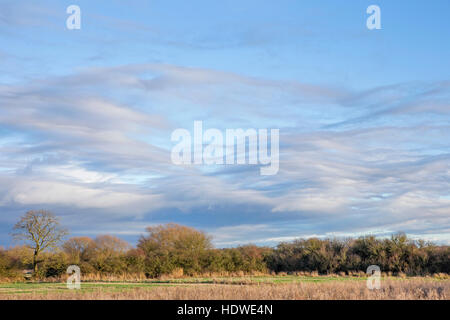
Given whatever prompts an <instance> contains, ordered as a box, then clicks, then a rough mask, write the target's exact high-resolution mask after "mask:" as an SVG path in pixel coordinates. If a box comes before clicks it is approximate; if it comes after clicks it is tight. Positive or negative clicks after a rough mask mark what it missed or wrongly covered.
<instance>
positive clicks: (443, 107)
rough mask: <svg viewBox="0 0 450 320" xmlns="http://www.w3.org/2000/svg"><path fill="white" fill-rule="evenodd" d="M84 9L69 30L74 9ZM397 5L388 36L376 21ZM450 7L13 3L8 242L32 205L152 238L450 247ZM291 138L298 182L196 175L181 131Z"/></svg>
mask: <svg viewBox="0 0 450 320" xmlns="http://www.w3.org/2000/svg"><path fill="white" fill-rule="evenodd" d="M71 4H76V5H79V6H80V8H81V29H80V30H67V29H66V19H67V17H68V14H66V8H67V7H68V6H69V5H71ZM371 4H376V5H378V6H379V7H380V8H381V25H382V29H381V30H368V29H367V28H366V19H367V17H368V15H367V14H366V8H367V7H368V6H369V5H371ZM449 13H450V3H449V2H448V1H446V0H442V1H432V2H429V1H422V0H420V1H363V0H358V1H345V2H344V1H324V0H321V1H276V2H275V1H270V2H269V1H264V2H263V1H249V0H246V1H220V2H219V1H188V2H187V1H137V0H131V1H118V0H116V1H108V2H104V1H60V0H58V1H39V2H36V1H9V0H0V71H1V72H0V150H1V152H0V244H3V245H10V244H11V241H10V236H9V232H10V230H11V228H12V226H13V224H14V223H15V221H16V220H17V219H18V217H19V216H20V215H21V214H23V213H24V212H26V211H27V210H29V209H41V208H43V209H49V210H52V211H53V212H55V213H56V214H57V215H58V216H60V217H61V219H62V222H63V224H64V225H65V226H67V227H68V228H69V229H70V230H71V233H72V235H89V236H95V235H97V234H104V233H109V234H115V235H117V236H120V237H123V238H124V239H126V240H129V241H130V242H132V243H134V242H135V241H136V239H137V238H138V237H139V235H140V234H142V233H143V232H144V230H145V227H146V226H149V225H153V224H159V223H166V222H176V223H182V224H186V225H189V226H193V227H196V228H199V229H202V230H205V231H207V232H208V233H210V234H211V235H213V237H214V242H215V244H216V245H217V246H233V245H237V244H243V243H248V242H252V243H256V244H261V245H263V244H264V245H266V244H268V245H272V244H275V243H276V242H278V241H286V240H291V239H294V238H296V237H310V236H319V237H333V236H358V235H361V234H375V235H378V236H386V235H389V234H390V233H392V232H397V231H404V232H406V233H407V234H409V235H410V236H411V237H415V238H425V239H428V240H432V241H436V242H440V243H450V237H449V231H450V192H449V190H450V188H449V185H450V134H449V132H450V130H449V127H450V99H449V98H450V79H449V75H450V62H449V57H450V42H449V41H448V37H449V32H450V20H449V19H448V15H449ZM194 120H202V121H203V123H204V126H205V127H210V128H219V129H221V130H225V129H226V128H230V129H234V128H244V129H246V128H278V129H280V170H279V172H278V174H277V175H275V176H261V175H259V169H258V168H255V166H237V165H230V166H218V167H213V168H211V167H209V168H205V167H202V166H192V167H179V166H175V165H173V164H172V163H171V161H170V150H171V148H172V147H173V145H174V143H172V142H171V141H170V135H171V132H172V131H173V130H174V129H176V128H186V129H188V130H192V128H193V121H194Z"/></svg>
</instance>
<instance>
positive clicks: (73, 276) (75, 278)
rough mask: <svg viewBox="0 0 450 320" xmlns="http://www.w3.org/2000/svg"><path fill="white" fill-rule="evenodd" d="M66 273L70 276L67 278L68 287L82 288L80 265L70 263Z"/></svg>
mask: <svg viewBox="0 0 450 320" xmlns="http://www.w3.org/2000/svg"><path fill="white" fill-rule="evenodd" d="M66 273H67V274H69V275H70V276H69V277H68V278H67V283H66V284H67V289H70V290H73V289H81V270H80V267H79V266H76V265H70V266H69V267H68V268H67V270H66Z"/></svg>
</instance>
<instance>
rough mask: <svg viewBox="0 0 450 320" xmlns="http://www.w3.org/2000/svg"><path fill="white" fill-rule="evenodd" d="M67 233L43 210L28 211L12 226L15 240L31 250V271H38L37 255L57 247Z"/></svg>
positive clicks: (57, 221)
mask: <svg viewBox="0 0 450 320" xmlns="http://www.w3.org/2000/svg"><path fill="white" fill-rule="evenodd" d="M65 235H67V231H66V230H65V229H63V228H61V227H60V225H59V220H58V218H57V217H55V216H54V215H53V214H52V213H51V212H49V211H45V210H39V211H28V212H27V213H26V214H25V215H24V216H23V217H22V218H21V219H20V220H19V222H17V223H16V225H15V226H14V232H13V236H14V239H15V240H18V241H22V242H24V243H25V244H26V245H27V246H28V247H30V248H31V249H33V251H34V254H33V270H34V272H36V271H37V270H38V262H39V260H38V258H39V254H40V253H41V252H42V251H44V250H46V249H54V248H56V247H57V246H58V244H59V242H60V241H61V240H62V239H63V237H64V236H65Z"/></svg>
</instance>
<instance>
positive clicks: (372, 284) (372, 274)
mask: <svg viewBox="0 0 450 320" xmlns="http://www.w3.org/2000/svg"><path fill="white" fill-rule="evenodd" d="M366 273H367V274H368V275H369V277H368V278H367V282H366V285H367V289H369V290H374V289H377V290H378V289H380V288H381V269H380V267H379V266H377V265H370V266H368V267H367V271H366Z"/></svg>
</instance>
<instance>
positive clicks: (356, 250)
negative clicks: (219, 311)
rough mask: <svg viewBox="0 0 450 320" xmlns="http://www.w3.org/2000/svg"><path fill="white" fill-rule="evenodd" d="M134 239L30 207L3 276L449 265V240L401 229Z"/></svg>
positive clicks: (167, 232)
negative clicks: (272, 242) (272, 237)
mask: <svg viewBox="0 0 450 320" xmlns="http://www.w3.org/2000/svg"><path fill="white" fill-rule="evenodd" d="M146 231H147V233H146V235H143V236H141V238H140V239H139V241H138V243H137V245H136V247H132V246H131V245H130V244H129V243H127V242H126V241H124V240H122V239H120V238H118V237H115V236H112V235H100V236H97V237H96V238H91V237H72V238H68V239H66V236H67V234H68V232H67V231H66V230H65V229H63V228H61V227H60V226H59V221H58V219H57V218H56V217H55V216H54V215H53V214H52V213H50V212H48V211H30V212H27V213H26V214H25V215H24V216H23V217H22V218H21V219H20V220H19V222H18V223H17V224H16V225H15V227H14V231H13V236H14V238H15V239H16V240H18V241H21V242H22V245H19V246H15V247H11V248H8V249H1V248H0V277H7V278H8V277H10V278H13V277H20V275H21V273H22V271H23V270H24V269H31V270H33V274H34V276H36V277H40V278H44V277H58V276H61V275H63V274H65V273H66V269H67V267H68V266H69V265H78V266H79V267H80V269H81V272H82V274H104V275H114V274H117V275H120V274H144V275H145V277H148V278H153V277H159V276H161V275H186V276H194V275H201V274H205V273H232V274H236V273H241V274H250V273H269V272H276V273H280V272H301V271H307V272H316V273H320V274H329V273H341V274H342V273H346V274H352V273H353V272H365V271H366V269H367V267H368V266H369V265H378V266H379V267H380V268H381V270H382V271H384V272H393V273H406V274H408V275H428V274H434V273H450V247H449V246H438V245H434V244H432V243H429V242H425V241H422V240H418V241H417V240H411V239H408V237H407V236H406V235H405V234H402V233H399V234H394V235H392V236H391V238H390V239H377V238H375V237H373V236H365V237H359V238H357V239H318V238H311V239H299V240H295V241H292V242H283V243H280V244H278V245H277V246H276V247H273V248H271V247H261V246H256V245H245V246H239V247H235V248H221V249H218V248H214V246H213V245H212V242H211V237H210V236H208V235H207V234H205V233H204V232H202V231H198V230H196V229H193V228H190V227H187V226H181V225H178V224H172V223H171V224H165V225H159V226H152V227H148V228H147V229H146Z"/></svg>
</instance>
